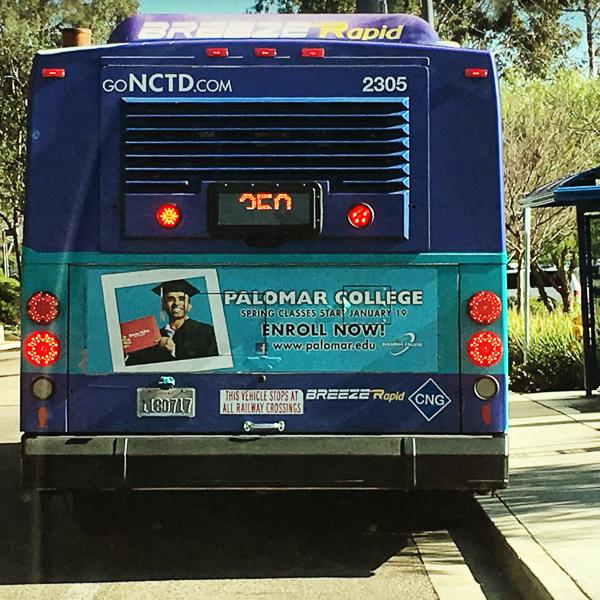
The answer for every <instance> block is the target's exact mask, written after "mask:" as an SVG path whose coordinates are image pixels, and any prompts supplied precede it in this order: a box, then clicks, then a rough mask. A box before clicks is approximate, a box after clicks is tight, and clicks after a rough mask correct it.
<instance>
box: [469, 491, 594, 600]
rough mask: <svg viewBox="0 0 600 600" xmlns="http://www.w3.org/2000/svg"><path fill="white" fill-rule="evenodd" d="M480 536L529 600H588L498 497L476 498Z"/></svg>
mask: <svg viewBox="0 0 600 600" xmlns="http://www.w3.org/2000/svg"><path fill="white" fill-rule="evenodd" d="M476 500H477V503H478V509H476V511H477V512H479V514H478V515H476V518H477V520H478V521H480V524H481V534H482V535H483V536H485V538H486V539H487V541H488V543H489V544H490V547H491V548H492V549H493V551H494V553H495V556H496V559H497V561H498V563H499V565H500V567H501V568H502V570H503V571H504V572H505V573H506V575H507V576H508V578H509V579H510V580H511V583H512V584H513V585H514V586H515V587H516V588H517V589H518V590H519V592H520V593H521V595H522V596H523V597H524V598H527V599H528V600H589V598H590V597H589V596H587V595H586V594H585V593H583V592H582V591H581V589H580V588H579V587H578V586H577V584H576V583H575V581H573V579H571V577H570V576H569V575H568V573H566V572H565V571H564V570H563V569H562V568H561V567H560V565H558V563H556V562H555V561H554V559H553V558H552V557H551V556H550V555H549V554H548V552H547V551H546V550H545V549H544V547H543V546H542V545H540V544H539V543H538V542H537V541H536V540H535V538H534V537H532V535H531V534H530V533H529V531H527V529H526V528H525V527H524V526H523V525H522V524H521V523H520V522H519V520H518V519H517V518H516V517H515V516H514V515H513V513H511V512H510V510H509V509H508V508H507V507H506V506H505V505H504V503H503V502H502V500H501V499H500V498H498V497H492V498H489V497H488V498H476Z"/></svg>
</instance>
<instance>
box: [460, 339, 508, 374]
mask: <svg viewBox="0 0 600 600" xmlns="http://www.w3.org/2000/svg"><path fill="white" fill-rule="evenodd" d="M467 354H468V356H469V358H470V359H471V361H473V363H475V364H476V365H477V366H478V367H491V366H492V365H494V364H496V363H497V362H498V361H499V360H500V359H501V358H502V340H501V339H500V337H499V336H498V335H496V334H495V333H494V332H493V331H480V332H479V333H476V334H475V335H473V336H472V337H471V339H470V340H469V344H468V346H467Z"/></svg>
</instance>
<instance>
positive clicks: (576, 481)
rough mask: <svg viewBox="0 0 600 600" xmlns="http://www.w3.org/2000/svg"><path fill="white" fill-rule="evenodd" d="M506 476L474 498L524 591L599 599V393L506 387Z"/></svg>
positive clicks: (540, 595) (536, 595) (534, 594)
mask: <svg viewBox="0 0 600 600" xmlns="http://www.w3.org/2000/svg"><path fill="white" fill-rule="evenodd" d="M509 413H510V431H509V433H510V435H509V437H510V483H509V487H508V489H506V490H502V491H500V492H499V493H498V494H497V497H495V498H480V499H479V503H480V505H481V507H482V508H483V510H484V511H485V513H486V514H487V516H488V517H489V518H490V519H491V521H492V523H493V529H495V531H496V533H499V534H500V535H498V536H497V537H498V540H500V539H501V541H499V542H498V544H497V550H498V552H499V553H500V554H502V555H503V556H504V558H505V561H503V562H504V563H505V564H506V566H507V568H508V572H509V573H510V574H511V575H514V576H515V577H517V578H520V579H521V580H522V582H523V583H524V585H523V587H524V589H526V590H528V592H529V593H528V594H527V597H528V598H554V599H561V600H562V599H563V598H564V599H565V600H567V599H568V600H576V599H578V598H581V599H585V598H593V599H598V600H600V396H594V398H592V399H586V398H584V392H552V393H543V394H511V397H510V401H509Z"/></svg>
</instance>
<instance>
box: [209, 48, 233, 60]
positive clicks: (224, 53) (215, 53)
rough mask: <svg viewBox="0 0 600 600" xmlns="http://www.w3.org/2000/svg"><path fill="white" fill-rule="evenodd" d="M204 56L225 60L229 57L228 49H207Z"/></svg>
mask: <svg viewBox="0 0 600 600" xmlns="http://www.w3.org/2000/svg"><path fill="white" fill-rule="evenodd" d="M206 56H208V57H209V58H227V57H228V56H229V48H207V49H206Z"/></svg>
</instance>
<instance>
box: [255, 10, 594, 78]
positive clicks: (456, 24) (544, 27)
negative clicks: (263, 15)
mask: <svg viewBox="0 0 600 600" xmlns="http://www.w3.org/2000/svg"><path fill="white" fill-rule="evenodd" d="M590 1H594V2H595V1H596V0H590ZM434 6H435V28H436V30H437V31H438V33H439V34H440V37H441V38H442V39H446V40H453V41H456V42H459V43H460V44H461V45H464V46H470V47H475V48H492V49H494V50H495V51H496V56H497V59H498V62H499V64H500V67H501V68H508V67H514V66H515V65H519V67H520V68H522V69H524V70H525V71H526V72H527V73H530V74H536V75H540V76H546V75H547V74H548V73H549V72H554V71H555V70H556V69H559V68H561V67H564V66H565V65H567V64H569V63H570V58H569V55H568V53H569V51H570V50H571V49H572V48H574V47H575V46H576V45H577V43H578V41H579V39H580V37H581V32H579V31H576V30H574V29H573V28H572V27H571V25H570V24H569V23H570V22H569V21H568V20H565V19H564V18H562V17H563V16H564V14H565V10H566V8H568V2H567V0H535V1H531V0H436V1H435V3H434ZM355 8H356V2H355V0H255V2H254V10H256V11H257V12H281V13H287V12H300V13H316V14H320V13H352V12H354V11H355ZM388 10H389V12H391V13H396V12H398V13H412V14H420V10H421V3H420V1H419V0H388Z"/></svg>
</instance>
